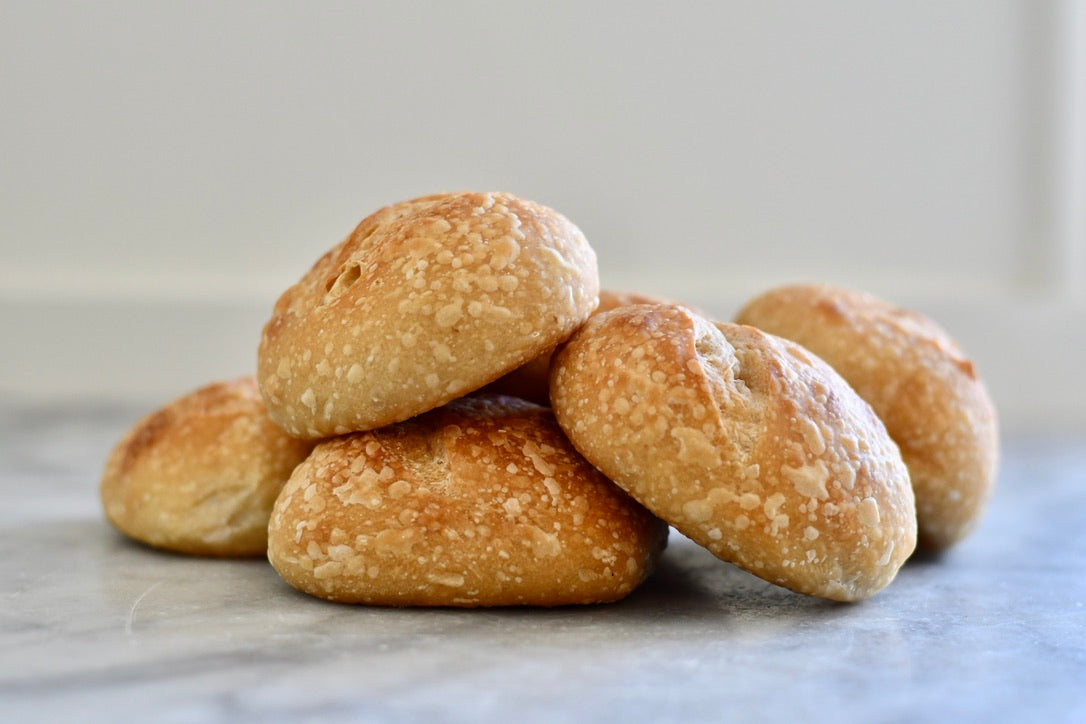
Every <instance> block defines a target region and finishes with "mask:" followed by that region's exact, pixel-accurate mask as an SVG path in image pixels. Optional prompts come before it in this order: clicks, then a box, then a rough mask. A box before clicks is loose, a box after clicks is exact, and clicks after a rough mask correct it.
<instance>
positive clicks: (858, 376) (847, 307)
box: [737, 284, 999, 549]
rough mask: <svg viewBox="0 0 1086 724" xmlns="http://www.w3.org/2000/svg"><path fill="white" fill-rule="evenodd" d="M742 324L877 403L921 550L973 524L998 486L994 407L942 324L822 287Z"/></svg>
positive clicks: (785, 294)
mask: <svg viewBox="0 0 1086 724" xmlns="http://www.w3.org/2000/svg"><path fill="white" fill-rule="evenodd" d="M737 321H739V322H741V323H743V324H752V325H754V326H757V327H760V328H761V329H764V330H766V331H767V332H771V333H773V334H778V335H780V336H782V337H786V338H788V339H791V340H794V341H796V342H798V343H799V344H802V345H803V346H804V347H807V348H808V349H810V350H812V351H813V352H814V353H815V354H817V355H819V356H820V357H822V358H823V359H825V360H826V361H827V362H828V363H829V364H831V365H832V366H833V367H834V369H836V370H837V371H838V372H839V373H840V374H841V376H842V377H844V378H845V379H846V380H847V381H848V382H849V384H850V385H852V387H853V388H855V390H856V391H857V392H858V393H859V394H860V396H861V397H863V398H864V399H865V400H867V402H869V403H870V404H871V406H872V407H873V408H874V409H875V412H876V413H878V415H879V417H881V418H882V420H883V422H884V423H885V424H886V429H887V430H888V431H889V433H890V436H891V437H892V438H893V439H894V440H895V441H896V442H897V444H898V445H899V446H900V448H901V454H902V457H904V459H905V463H906V464H907V465H908V467H909V474H910V476H911V477H912V484H913V488H914V489H915V491H916V508H917V519H918V522H919V526H920V543H921V544H922V545H923V546H925V547H927V548H931V549H941V548H946V547H948V546H951V545H953V544H954V543H956V542H957V541H959V540H961V539H962V538H964V537H965V536H966V535H967V534H968V533H969V532H970V531H972V530H973V528H974V527H975V526H976V524H977V522H978V520H979V519H980V516H981V513H982V512H983V510H984V507H985V504H986V502H987V500H988V498H989V496H990V494H991V490H992V487H993V486H994V484H995V475H996V464H997V458H998V447H999V442H998V425H997V422H996V413H995V407H994V406H993V405H992V401H991V398H990V397H989V396H988V392H987V390H986V389H985V387H984V383H983V382H982V381H981V380H980V378H979V376H978V375H977V372H976V369H975V368H974V366H973V363H972V362H970V361H969V359H968V358H967V357H966V356H965V354H964V353H963V352H962V351H961V349H960V348H959V347H958V345H957V344H956V343H955V342H954V341H953V340H952V339H951V338H950V337H949V336H948V335H947V334H946V332H944V331H943V330H942V329H941V328H940V327H939V326H938V325H937V324H935V323H934V322H933V321H931V320H930V319H927V318H926V317H923V316H921V315H920V314H917V313H915V312H911V311H908V310H905V309H901V308H899V307H895V306H894V305H892V304H889V303H888V302H885V301H883V300H881V299H878V298H876V297H874V296H872V295H870V294H864V293H861V292H856V291H851V290H848V289H840V288H836V287H831V286H826V285H816V284H805V285H794V286H787V287H782V288H779V289H774V290H772V291H769V292H766V293H765V294H762V295H761V296H759V297H757V298H755V299H753V300H751V301H750V302H749V303H748V304H747V305H746V306H745V307H744V308H743V310H742V311H740V312H739V315H738V317H737Z"/></svg>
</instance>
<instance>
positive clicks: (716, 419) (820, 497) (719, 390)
mask: <svg viewBox="0 0 1086 724" xmlns="http://www.w3.org/2000/svg"><path fill="white" fill-rule="evenodd" d="M551 401H552V406H553V409H554V413H555V415H556V417H557V419H558V422H559V423H560V425H561V426H562V428H563V430H565V432H566V434H567V435H569V437H570V439H571V440H572V441H573V444H574V445H575V446H576V448H577V449H578V450H580V452H581V453H582V454H583V455H584V456H585V457H586V458H587V459H588V460H589V461H591V462H592V464H594V465H595V466H596V467H598V468H599V469H600V470H601V471H602V472H603V473H604V474H605V475H607V476H608V477H609V478H611V479H612V480H614V481H615V482H616V483H617V484H618V485H620V486H621V487H623V488H624V489H625V490H626V491H627V492H629V493H630V494H631V495H632V496H633V497H634V498H636V499H637V500H638V501H640V502H641V503H642V504H643V505H645V506H646V507H647V508H648V509H649V510H651V511H652V512H654V513H655V514H656V515H658V516H660V517H661V518H663V519H664V520H665V521H667V522H668V523H670V524H671V525H673V526H675V527H676V528H677V529H678V530H679V531H681V532H682V533H684V534H685V535H687V536H688V537H690V538H691V539H693V540H694V541H696V542H697V543H699V544H701V545H703V546H705V547H706V548H708V549H709V550H710V551H712V552H713V553H714V554H715V555H717V556H718V557H720V558H722V559H724V560H726V561H730V562H732V563H735V564H737V565H739V566H741V567H742V568H745V569H746V570H748V571H750V572H752V573H754V574H755V575H758V576H760V577H762V578H765V579H766V580H768V581H771V582H773V583H776V584H779V585H782V586H786V587H788V588H791V589H793V590H796V591H799V592H802V593H807V594H812V595H817V596H824V597H826V598H831V599H835V600H840V601H855V600H859V599H862V598H866V597H868V596H870V595H872V594H874V593H875V592H877V591H878V590H880V589H881V588H883V587H884V586H886V585H887V584H889V583H890V581H891V580H892V579H893V578H894V576H895V574H896V573H897V570H898V568H899V567H900V566H901V564H902V563H903V562H904V561H905V559H906V558H908V556H909V555H910V554H911V553H912V551H913V548H914V546H915V538H916V515H915V510H914V507H913V494H912V490H911V488H910V487H909V480H908V474H907V472H906V470H905V466H904V464H903V463H902V461H901V456H900V454H899V453H898V450H897V447H896V446H895V445H894V443H893V441H891V440H890V438H889V436H888V435H887V434H886V431H885V429H884V428H883V425H882V423H881V422H880V421H879V420H878V418H877V417H876V416H875V414H874V412H872V410H871V408H870V407H869V406H868V405H867V404H866V403H864V402H863V401H862V400H861V399H860V398H859V397H858V396H856V394H855V393H854V392H853V391H852V389H851V388H849V386H848V385H847V384H846V383H845V382H844V381H843V380H842V379H841V378H840V377H839V376H838V375H837V374H836V373H835V372H834V371H833V370H832V369H830V368H829V366H828V365H826V364H825V363H824V362H822V361H821V360H819V359H818V358H817V357H815V356H814V355H812V354H810V353H808V352H807V351H806V350H804V349H802V348H801V347H799V346H798V345H795V344H792V343H791V342H787V341H785V340H782V339H778V338H776V337H772V336H770V335H767V334H764V333H762V332H760V331H758V330H756V329H753V328H751V327H742V326H737V325H730V324H720V323H713V322H710V321H708V320H707V319H704V318H702V317H700V316H699V315H697V314H696V313H694V312H692V311H691V310H689V309H686V308H684V307H680V306H673V305H654V306H630V307H624V308H620V309H616V310H613V311H611V312H607V313H604V314H601V315H597V316H595V317H593V318H592V319H591V320H589V322H588V323H587V324H586V325H585V326H584V327H583V328H582V329H581V330H579V331H578V332H577V333H576V334H575V335H574V336H573V337H572V338H571V339H570V340H569V342H568V343H566V344H565V345H564V346H563V347H560V348H559V350H558V352H557V353H556V355H555V358H554V361H553V363H552V365H551Z"/></svg>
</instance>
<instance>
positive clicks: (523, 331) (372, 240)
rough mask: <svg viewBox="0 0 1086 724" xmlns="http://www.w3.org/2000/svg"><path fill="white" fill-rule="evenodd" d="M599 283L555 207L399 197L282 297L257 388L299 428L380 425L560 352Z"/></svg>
mask: <svg viewBox="0 0 1086 724" xmlns="http://www.w3.org/2000/svg"><path fill="white" fill-rule="evenodd" d="M598 292H599V278H598V274H597V270H596V255H595V253H594V252H593V251H592V249H591V247H589V245H588V242H587V241H585V238H584V236H583V235H582V234H581V232H580V230H578V229H577V227H576V226H574V225H573V224H572V223H570V222H569V220H567V219H566V218H565V217H564V216H562V215H561V214H559V213H557V212H556V211H552V210H551V209H548V208H545V207H543V206H540V205H538V204H535V203H533V202H531V201H526V200H524V199H520V198H517V197H516V196H512V195H510V194H502V193H454V194H439V195H436V196H427V197H423V198H419V199H415V200H413V201H407V202H403V203H399V204H396V205H394V206H390V207H387V208H384V209H381V210H380V211H378V212H376V213H375V214H372V215H371V216H369V217H367V218H366V219H365V220H363V221H362V223H361V224H359V225H358V228H356V229H355V230H354V233H352V234H351V235H350V236H349V237H348V238H347V239H346V240H345V241H344V242H343V243H341V244H340V245H338V246H337V247H335V248H334V249H332V250H331V251H330V252H328V253H327V254H325V255H324V256H323V257H321V258H320V260H318V261H317V263H316V264H315V265H314V266H313V268H312V269H310V271H309V272H308V273H307V274H306V275H305V276H304V277H302V279H301V281H299V282H298V283H297V284H295V285H294V286H293V287H291V288H290V289H288V290H287V291H286V292H285V293H284V294H283V296H282V297H280V299H279V301H278V302H277V303H276V305H275V310H274V312H273V314H272V317H271V320H270V321H269V322H268V323H267V325H265V327H264V333H263V336H262V338H261V341H260V349H259V354H258V379H259V382H260V389H261V392H262V393H263V395H264V400H265V402H266V403H267V405H268V410H269V412H270V414H271V416H272V418H273V419H274V420H275V421H276V422H277V423H279V424H280V425H282V426H283V428H284V429H286V430H287V431H288V432H290V433H291V434H292V435H295V436H297V437H305V438H318V437H326V436H329V435H339V434H343V433H346V432H352V431H361V430H370V429H374V428H377V427H381V426H383V425H387V424H390V423H393V422H398V421H400V420H405V419H407V418H409V417H412V416H414V415H417V414H420V413H422V412H425V411H427V410H430V409H433V408H435V407H439V406H440V405H443V404H444V403H446V402H449V401H450V400H453V399H455V398H457V397H460V396H461V395H464V394H466V393H468V392H471V391H473V390H476V389H478V388H480V387H482V386H483V385H485V384H487V383H488V382H491V381H492V380H495V379H497V378H498V377H500V376H502V375H503V374H505V373H506V372H509V371H510V370H513V369H516V368H517V367H519V366H521V365H522V364H524V363H525V362H527V361H528V360H530V359H533V358H534V357H537V356H538V355H540V354H541V353H543V352H545V351H547V350H549V349H551V348H553V347H554V346H555V345H556V344H558V343H559V342H561V341H562V340H564V339H566V338H567V337H568V336H569V335H570V334H571V333H572V332H573V330H574V329H576V328H577V327H579V326H580V325H581V324H582V323H583V322H584V320H585V319H587V318H588V315H589V314H590V313H591V312H592V310H593V309H594V308H595V306H596V299H597V294H598Z"/></svg>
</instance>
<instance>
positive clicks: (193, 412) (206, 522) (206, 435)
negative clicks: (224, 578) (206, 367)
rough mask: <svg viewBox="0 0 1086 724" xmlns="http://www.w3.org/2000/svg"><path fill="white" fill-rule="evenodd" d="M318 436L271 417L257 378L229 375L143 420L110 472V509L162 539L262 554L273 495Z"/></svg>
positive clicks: (179, 547)
mask: <svg viewBox="0 0 1086 724" xmlns="http://www.w3.org/2000/svg"><path fill="white" fill-rule="evenodd" d="M312 447H313V444H312V443H308V442H305V441H302V440H296V439H294V438H292V437H290V436H288V435H287V434H286V433H285V432H283V431H282V430H281V429H280V428H279V427H278V426H276V425H275V424H274V423H273V422H272V421H271V419H269V418H268V414H267V411H266V410H265V409H264V403H263V402H262V401H261V399H260V393H259V392H258V390H257V386H256V380H254V379H253V378H252V377H243V378H241V379H239V380H235V381H233V382H219V383H216V384H212V385H208V386H207V387H204V388H202V389H199V390H196V391H195V392H192V393H190V394H188V395H185V396H184V397H182V398H180V399H178V400H175V401H174V402H172V403H170V404H169V405H167V406H165V407H163V408H162V409H160V410H158V411H157V412H155V413H153V414H150V415H148V416H147V417H145V418H143V419H142V420H140V421H139V422H138V423H136V425H135V427H133V428H132V429H131V430H130V431H129V432H128V433H127V434H126V435H125V436H124V437H123V438H122V439H121V441H120V443H118V445H117V446H116V447H115V448H114V449H113V452H112V454H111V455H110V456H109V460H108V462H107V463H106V469H105V473H104V475H103V476H102V484H101V491H100V492H101V497H102V505H103V507H104V508H105V512H106V517H107V518H108V519H109V521H110V522H111V523H112V524H113V525H114V526H116V527H117V528H118V529H119V530H120V531H121V532H122V533H124V534H126V535H128V536H130V537H132V538H135V539H136V540H138V541H141V542H143V543H146V544H148V545H152V546H156V547H158V548H166V549H169V550H173V551H179V552H181V553H191V554H197V555H209V556H259V555H263V554H264V552H265V550H266V549H267V542H268V517H269V515H270V514H271V509H272V503H273V502H274V501H275V498H276V496H278V495H279V491H280V490H281V489H282V488H283V485H284V484H285V483H286V481H287V478H289V477H290V474H291V472H292V471H293V470H294V466H296V465H297V464H298V463H300V462H301V461H302V460H303V459H305V457H306V455H308V454H309V451H310V449H311V448H312Z"/></svg>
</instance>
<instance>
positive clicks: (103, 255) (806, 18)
mask: <svg viewBox="0 0 1086 724" xmlns="http://www.w3.org/2000/svg"><path fill="white" fill-rule="evenodd" d="M1084 46H1086V10H1084V3H1082V2H1074V1H1072V0H1066V1H1063V2H1057V1H1054V0H1053V1H1029V0H1019V1H1010V0H1002V1H996V2H991V1H981V0H955V1H951V2H936V1H928V2H901V3H869V2H862V1H860V0H855V1H844V0H831V1H829V2H819V3H807V2H798V1H795V2H785V1H782V0H770V1H758V2H756V1H753V0H751V1H750V2H673V3H653V2H644V1H641V0H637V1H634V2H625V3H618V2H613V3H586V2H547V3H510V2H458V3H436V2H433V3H431V2H417V3H410V2H365V3H336V2H323V3H283V2H259V3H258V2H232V3H221V2H184V3H169V4H164V3H158V2H125V3H117V2H103V3H59V2H50V3H42V2H22V1H17V2H12V1H11V0H3V2H0V265H2V266H0V270H2V278H0V335H2V339H3V349H2V352H0V393H2V396H3V397H7V398H17V399H30V400H58V399H74V398H78V399H87V398H89V399H99V398H104V399H115V400H122V401H133V402H137V403H139V404H147V405H155V404H158V403H160V402H164V401H165V400H166V399H169V398H172V397H174V396H177V395H179V394H181V393H183V392H185V391H187V390H189V389H191V388H193V387H195V386H197V385H200V384H202V383H204V382H206V381H209V380H211V379H216V378H223V377H231V376H235V375H239V374H242V373H246V372H249V371H251V370H252V369H253V367H254V365H255V349H256V343H257V340H258V338H259V332H260V327H261V325H262V324H263V322H264V321H265V319H266V318H267V316H268V314H269V312H270V309H271V306H272V304H273V303H274V301H275V299H276V297H277V296H278V294H279V293H280V292H281V291H282V290H283V289H285V288H286V287H287V286H288V285H289V284H291V283H292V282H294V281H295V280H296V279H297V278H298V277H299V276H300V275H301V274H302V273H303V272H304V271H305V270H306V269H307V268H308V266H309V265H310V264H311V263H312V262H313V261H314V260H315V259H316V258H317V257H318V256H319V255H320V254H321V253H322V252H323V251H324V250H326V249H327V248H328V247H330V246H331V245H333V244H334V243H336V242H338V241H339V240H340V239H341V238H342V237H343V236H345V235H346V234H347V233H348V232H349V231H350V230H351V228H352V227H353V226H354V225H355V224H356V223H357V222H358V221H359V220H360V219H361V218H362V217H363V216H365V215H366V214H368V213H369V212H370V211H372V210H374V209H376V208H377V207H379V206H381V205H383V204H386V203H389V202H393V201H397V200H400V199H404V198H408V197H412V196H418V195H422V194H426V193H431V192H434V191H438V190H455V189H465V188H471V189H480V190H484V189H488V190H508V191H512V192H514V193H517V194H520V195H523V196H527V197H529V198H532V199H535V200H537V201H540V202H542V203H545V204H548V205H550V206H553V207H555V208H557V209H559V210H561V211H562V212H564V213H565V214H566V215H567V216H569V217H570V218H571V219H573V220H574V221H575V222H576V223H577V224H578V225H579V226H581V228H582V229H583V230H584V231H585V233H586V235H587V236H588V238H589V240H590V241H591V242H592V244H593V246H594V247H595V248H596V250H597V253H598V255H599V259H600V268H601V276H602V279H603V283H604V285H605V286H610V287H612V288H620V289H629V290H638V291H644V292H651V293H656V294H660V295H666V296H670V297H674V298H678V299H686V300H688V301H690V302H692V303H695V304H697V305H700V306H702V307H703V308H705V309H708V310H710V311H712V312H714V313H716V314H717V316H718V317H720V318H728V317H730V316H731V315H732V314H733V313H734V312H735V311H736V310H737V308H738V307H739V305H740V304H741V303H742V302H743V300H744V299H745V298H747V297H748V296H750V295H751V294H754V293H756V292H758V291H760V290H762V289H764V288H766V287H769V286H773V285H776V284H780V283H784V282H789V281H796V280H824V281H830V282H836V283H841V284H846V285H851V286H854V287H859V288H863V289H867V290H869V291H873V292H875V293H878V294H880V295H882V296H885V297H888V298H890V299H892V300H894V301H897V302H899V303H901V304H905V305H908V306H912V307H915V308H917V309H919V310H920V311H923V312H925V313H927V314H929V315H931V316H933V317H935V318H936V319H937V320H939V321H940V322H941V323H942V324H943V325H944V326H945V327H947V328H948V329H949V330H950V331H951V333H952V334H953V335H955V336H956V337H957V338H958V339H959V341H960V342H962V344H963V346H964V347H965V348H966V350H967V351H969V352H970V353H971V354H972V355H973V357H974V358H975V361H976V362H977V365H978V367H979V369H980V371H981V373H982V375H984V376H985V377H986V378H987V380H988V382H989V385H990V387H991V389H992V391H993V393H994V395H995V397H996V400H997V403H998V405H999V407H1000V409H1001V411H1002V413H1003V420H1004V423H1005V426H1006V427H1007V429H1009V430H1010V431H1021V430H1030V429H1045V428H1049V427H1055V426H1057V425H1073V426H1077V427H1078V428H1081V429H1086V384H1084V383H1083V376H1084V367H1086V216H1084V209H1086V181H1084V177H1086V148H1084V146H1086V114H1084V101H1086V61H1084V54H1086V47H1084Z"/></svg>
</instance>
